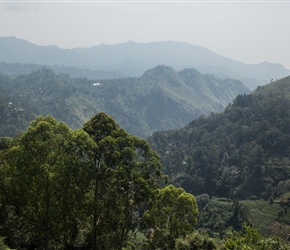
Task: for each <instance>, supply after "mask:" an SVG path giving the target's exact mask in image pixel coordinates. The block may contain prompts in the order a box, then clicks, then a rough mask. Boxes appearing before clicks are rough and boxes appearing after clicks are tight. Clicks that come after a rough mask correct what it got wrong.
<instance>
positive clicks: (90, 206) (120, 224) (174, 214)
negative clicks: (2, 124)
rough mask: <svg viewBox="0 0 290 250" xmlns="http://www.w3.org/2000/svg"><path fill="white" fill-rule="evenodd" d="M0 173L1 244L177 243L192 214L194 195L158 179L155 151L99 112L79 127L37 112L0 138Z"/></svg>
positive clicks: (189, 228) (21, 246)
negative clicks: (15, 132) (11, 135)
mask: <svg viewBox="0 0 290 250" xmlns="http://www.w3.org/2000/svg"><path fill="white" fill-rule="evenodd" d="M0 173H1V175H0V178H1V179H0V185H1V186H0V190H1V192H0V236H1V237H0V244H2V243H3V238H2V236H5V238H6V243H7V245H8V246H9V247H11V248H15V249H46V250H48V249H94V250H96V249H108V250H109V249H119V250H121V249H124V247H127V248H126V249H136V246H135V245H136V244H139V245H142V248H143V249H155V246H157V245H158V246H160V247H161V248H160V249H175V241H176V240H177V239H178V238H180V237H185V236H186V235H187V234H190V233H191V232H193V230H194V226H195V224H196V221H197V211H198V209H197V203H196V200H195V198H194V196H193V195H191V194H188V193H186V192H185V191H184V190H183V189H182V188H175V187H174V186H172V185H171V186H168V187H166V186H163V185H164V181H166V179H167V178H166V176H164V175H163V173H162V170H161V164H160V162H159V157H158V155H157V154H156V153H155V152H154V151H153V150H152V149H151V148H150V146H149V144H148V143H147V142H146V141H145V140H144V139H140V138H138V137H135V136H132V135H129V134H128V133H127V132H126V131H125V130H123V129H122V128H120V127H119V125H118V124H117V123H115V121H114V120H113V119H112V118H111V117H110V116H108V115H107V114H105V113H99V114H97V115H95V116H94V117H92V118H91V119H90V120H89V121H88V122H87V123H86V124H85V125H84V127H83V129H78V130H71V129H70V128H69V127H68V126H67V125H66V124H65V123H63V122H58V121H57V120H56V119H55V118H53V117H51V116H47V117H38V118H37V119H36V120H34V121H33V122H32V123H31V124H30V126H29V127H28V129H27V130H26V131H25V132H24V133H23V134H22V135H21V136H20V137H17V138H15V139H8V138H2V139H1V149H0ZM162 183H163V184H162ZM161 185H162V186H161ZM172 196H174V199H171V198H170V197H172ZM168 198H170V200H168V202H167V203H166V204H165V203H164V199H165V200H166V199H168ZM177 206H178V207H179V208H187V209H186V211H183V210H182V211H183V212H186V215H185V213H183V212H182V213H181V210H180V209H178V210H177V209H176V207H177ZM157 207H158V209H160V211H158V213H160V212H161V213H163V214H164V219H163V220H160V221H157V220H155V219H154V216H156V215H155V214H154V213H156V212H157V210H156V209H157ZM168 215H169V216H170V218H171V219H170V222H171V223H172V225H171V227H170V228H167V226H166V225H167V221H168ZM158 216H159V215H158ZM181 222H182V223H181ZM150 230H154V231H155V233H152V235H154V237H152V239H151V233H149V234H148V232H150ZM171 231H172V232H174V234H168V232H171ZM136 234H138V235H142V236H143V238H141V239H137V238H136ZM148 239H150V240H148Z"/></svg>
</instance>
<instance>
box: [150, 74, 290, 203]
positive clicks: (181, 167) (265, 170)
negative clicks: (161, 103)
mask: <svg viewBox="0 0 290 250" xmlns="http://www.w3.org/2000/svg"><path fill="white" fill-rule="evenodd" d="M289 85H290V77H287V78H284V79H281V80H279V81H276V82H273V83H271V84H268V85H266V86H264V87H260V88H258V89H257V90H256V91H254V92H253V93H251V94H249V95H245V94H244V95H238V96H237V97H236V99H235V100H234V101H233V103H232V104H229V105H228V106H227V107H226V109H225V110H224V112H222V113H212V114H210V115H209V116H200V118H199V119H196V120H193V121H192V122H191V123H189V125H188V126H185V127H184V128H182V129H179V130H169V131H163V132H156V133H154V134H153V135H152V136H151V137H150V138H149V141H150V143H151V145H152V147H153V148H154V149H155V150H157V151H158V153H159V154H160V155H161V161H162V163H163V165H164V169H165V172H166V173H167V174H169V176H170V177H171V179H172V182H173V183H174V184H175V185H179V186H182V187H183V188H185V189H186V190H187V191H189V192H191V193H193V194H202V193H207V194H209V195H215V196H220V197H228V198H235V199H245V198H251V197H258V198H264V199H268V198H270V197H274V198H275V197H277V196H279V195H281V194H283V193H285V192H287V191H290V190H288V186H289V185H288V186H287V184H288V179H289V178H290V161H289V148H290V134H289V131H290V98H289Z"/></svg>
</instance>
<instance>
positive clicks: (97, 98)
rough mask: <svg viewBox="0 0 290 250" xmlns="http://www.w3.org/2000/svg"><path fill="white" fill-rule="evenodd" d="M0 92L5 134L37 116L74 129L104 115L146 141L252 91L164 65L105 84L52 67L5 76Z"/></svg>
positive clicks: (0, 79) (239, 84) (12, 133)
mask: <svg viewBox="0 0 290 250" xmlns="http://www.w3.org/2000/svg"><path fill="white" fill-rule="evenodd" d="M0 90H1V94H0V95H1V99H0V100H1V105H0V116H1V126H0V127H1V130H2V131H1V133H0V136H15V134H16V133H17V132H21V131H23V129H25V126H27V125H28V123H29V122H30V121H31V119H32V117H35V116H37V115H52V116H54V117H56V118H57V119H58V120H61V121H64V122H66V123H67V124H68V125H69V126H70V127H71V128H74V129H75V128H79V127H82V126H83V124H84V123H85V122H86V121H87V120H88V119H90V117H92V116H93V115H95V114H96V113H98V112H101V111H102V112H106V113H107V114H109V115H110V116H112V117H113V118H114V119H115V120H116V121H117V122H118V123H119V124H120V125H121V127H123V128H125V129H126V130H127V131H128V132H130V133H131V134H134V135H137V136H139V137H143V138H144V137H147V136H148V135H149V134H152V133H153V132H154V131H156V130H166V129H173V128H180V127H183V126H184V125H186V124H187V123H189V122H190V121H191V120H193V119H195V118H198V117H199V116H200V115H202V114H210V113H211V112H218V111H221V110H222V109H223V108H224V107H225V106H226V105H228V103H230V102H231V101H232V100H233V99H234V98H235V97H236V96H237V95H238V94H243V93H248V92H249V89H248V88H247V87H245V86H244V85H243V84H242V82H240V81H238V80H233V79H220V78H217V77H214V76H213V75H208V74H201V73H200V72H199V71H197V70H195V69H184V70H181V71H175V70H174V69H173V68H171V67H169V66H165V65H159V66H156V67H154V68H152V69H149V70H147V71H145V72H144V73H143V75H142V76H140V77H130V78H117V79H107V80H100V81H95V80H88V79H87V78H70V77H69V76H68V75H66V74H56V73H54V72H53V71H52V70H51V69H47V68H43V69H41V70H36V71H33V72H32V73H30V74H27V75H19V76H16V77H15V76H9V75H7V74H6V75H5V74H2V75H1V77H0ZM24 124H25V125H24Z"/></svg>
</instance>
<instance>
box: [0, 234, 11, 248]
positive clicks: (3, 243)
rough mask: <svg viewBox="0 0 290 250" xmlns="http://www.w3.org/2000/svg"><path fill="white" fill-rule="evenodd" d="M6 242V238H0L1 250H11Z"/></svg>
mask: <svg viewBox="0 0 290 250" xmlns="http://www.w3.org/2000/svg"><path fill="white" fill-rule="evenodd" d="M4 241H5V238H3V237H1V236H0V249H1V250H10V248H9V247H8V246H6V244H5V242H4Z"/></svg>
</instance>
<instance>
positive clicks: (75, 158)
mask: <svg viewBox="0 0 290 250" xmlns="http://www.w3.org/2000/svg"><path fill="white" fill-rule="evenodd" d="M94 146H95V143H94V142H93V141H92V140H91V139H90V137H89V136H88V135H87V134H86V133H85V132H84V131H83V130H81V129H80V130H76V131H72V130H70V129H69V128H68V126H67V125H66V124H65V123H63V122H58V121H56V120H55V119H54V118H53V117H51V116H47V117H38V118H37V119H36V120H35V121H33V122H32V123H31V124H30V126H29V128H28V129H27V131H26V132H24V133H23V134H22V136H21V137H20V138H18V139H14V141H13V142H12V143H11V146H10V148H9V149H8V150H7V151H6V152H5V156H4V163H5V165H3V166H4V167H6V172H7V173H8V177H7V178H8V182H9V183H8V185H7V187H6V192H5V195H6V203H7V205H8V206H7V207H9V208H11V211H12V212H11V211H10V213H12V215H11V216H10V220H12V218H14V222H15V221H16V220H17V226H16V225H14V226H15V228H13V230H16V228H17V230H16V231H17V232H14V234H17V235H19V237H18V239H15V241H17V242H19V244H21V245H22V246H26V247H28V248H38V249H46V250H47V249H64V248H68V247H69V246H73V245H74V244H75V241H76V240H77V238H78V237H79V232H80V231H81V230H80V227H81V222H82V221H84V220H85V218H86V216H87V212H86V211H87V210H86V207H87V204H86V201H87V194H88V192H89V188H90V185H89V183H90V181H89V179H90V178H91V175H92V171H91V165H92V163H91V159H92V156H91V155H90V152H92V151H93V150H92V149H93V148H94ZM4 163H3V164H4ZM12 224H13V223H12ZM15 224H16V223H15ZM12 237H14V238H15V237H16V236H15V235H14V236H12Z"/></svg>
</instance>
